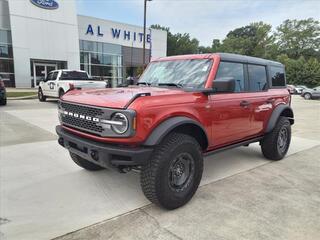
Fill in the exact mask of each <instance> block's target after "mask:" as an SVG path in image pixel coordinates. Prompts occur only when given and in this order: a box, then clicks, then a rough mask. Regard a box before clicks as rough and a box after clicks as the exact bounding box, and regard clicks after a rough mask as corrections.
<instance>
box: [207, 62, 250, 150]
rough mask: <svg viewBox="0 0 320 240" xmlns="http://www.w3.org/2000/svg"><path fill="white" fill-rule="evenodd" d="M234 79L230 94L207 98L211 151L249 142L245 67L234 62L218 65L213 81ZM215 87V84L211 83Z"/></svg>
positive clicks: (248, 101)
mask: <svg viewBox="0 0 320 240" xmlns="http://www.w3.org/2000/svg"><path fill="white" fill-rule="evenodd" d="M227 77H233V78H234V79H235V80H236V86H235V90H234V92H233V93H215V94H212V95H210V96H209V101H210V107H211V115H210V118H211V121H212V139H213V144H214V146H213V147H214V148H215V147H218V146H221V145H228V144H231V143H234V142H238V141H241V140H243V139H246V138H248V135H249V134H250V133H249V130H250V121H251V120H250V119H251V112H252V108H251V103H250V99H249V98H248V97H247V95H246V93H245V92H246V88H247V86H246V85H247V83H246V80H245V79H246V72H245V65H244V64H243V63H237V62H224V61H222V62H220V64H219V68H218V72H217V74H216V77H215V79H221V78H227ZM213 87H214V81H213Z"/></svg>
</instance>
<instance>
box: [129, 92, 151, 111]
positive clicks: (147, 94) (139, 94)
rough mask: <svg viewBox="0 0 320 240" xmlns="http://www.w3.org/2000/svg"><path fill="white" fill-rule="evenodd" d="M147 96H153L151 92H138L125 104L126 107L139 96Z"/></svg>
mask: <svg viewBox="0 0 320 240" xmlns="http://www.w3.org/2000/svg"><path fill="white" fill-rule="evenodd" d="M146 96H151V93H149V92H147V93H137V94H136V95H134V96H133V97H132V98H131V99H130V101H129V102H128V103H127V104H126V105H125V106H124V108H125V109H127V108H128V107H129V106H130V104H131V103H133V102H134V100H136V99H137V98H139V97H146Z"/></svg>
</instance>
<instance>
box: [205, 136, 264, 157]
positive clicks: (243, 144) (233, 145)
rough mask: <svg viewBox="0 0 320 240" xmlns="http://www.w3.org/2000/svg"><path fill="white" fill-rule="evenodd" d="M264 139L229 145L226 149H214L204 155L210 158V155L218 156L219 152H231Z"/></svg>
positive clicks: (257, 138)
mask: <svg viewBox="0 0 320 240" xmlns="http://www.w3.org/2000/svg"><path fill="white" fill-rule="evenodd" d="M262 138H263V137H256V138H252V139H249V140H245V141H242V142H238V143H234V144H231V145H228V146H226V147H221V148H217V149H214V150H212V151H208V152H205V153H204V154H203V155H204V156H209V155H212V154H216V153H219V152H222V151H225V150H229V149H232V148H236V147H241V146H248V145H249V144H250V143H254V142H259V141H260V140H261V139H262Z"/></svg>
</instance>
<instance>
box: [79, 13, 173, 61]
mask: <svg viewBox="0 0 320 240" xmlns="http://www.w3.org/2000/svg"><path fill="white" fill-rule="evenodd" d="M78 24H79V39H81V40H87V41H95V42H106V43H112V44H117V45H121V46H126V47H134V48H143V41H142V39H141V38H140V35H139V33H143V27H140V26H135V25H130V24H125V23H119V22H114V21H109V20H104V19H98V18H94V17H88V16H82V15H78ZM89 25H91V27H92V30H93V34H92V33H91V32H90V33H87V31H88V26H89ZM98 27H99V30H100V31H99V30H98ZM112 29H114V30H115V29H117V30H120V34H119V37H118V38H117V37H116V38H115V37H113V32H112ZM125 32H126V34H129V33H130V39H129V38H128V35H127V36H125ZM99 33H100V35H99ZM146 34H151V44H150V43H149V42H146V49H150V46H151V49H152V57H153V58H158V57H164V56H166V52H167V32H166V31H161V30H154V29H151V30H150V29H147V31H146ZM142 38H143V37H142Z"/></svg>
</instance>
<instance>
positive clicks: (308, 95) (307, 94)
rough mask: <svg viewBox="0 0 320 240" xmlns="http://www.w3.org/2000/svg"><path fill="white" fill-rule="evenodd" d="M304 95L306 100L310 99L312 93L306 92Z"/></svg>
mask: <svg viewBox="0 0 320 240" xmlns="http://www.w3.org/2000/svg"><path fill="white" fill-rule="evenodd" d="M303 97H304V99H306V100H310V99H311V97H312V96H311V94H310V93H306V94H304V95H303Z"/></svg>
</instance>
